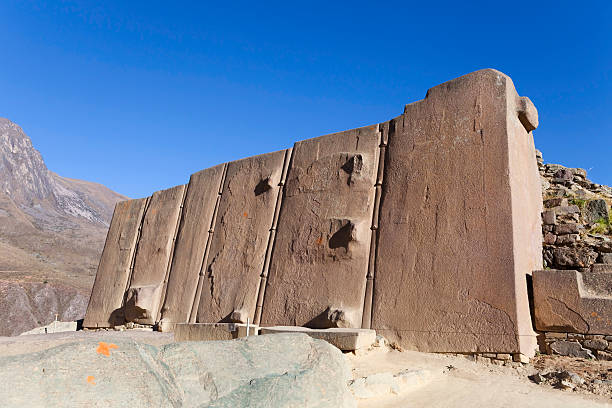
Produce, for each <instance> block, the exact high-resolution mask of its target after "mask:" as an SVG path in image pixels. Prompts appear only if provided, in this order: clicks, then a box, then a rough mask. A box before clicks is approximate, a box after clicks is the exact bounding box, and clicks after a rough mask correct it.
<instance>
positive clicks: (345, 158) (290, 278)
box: [120, 70, 612, 355]
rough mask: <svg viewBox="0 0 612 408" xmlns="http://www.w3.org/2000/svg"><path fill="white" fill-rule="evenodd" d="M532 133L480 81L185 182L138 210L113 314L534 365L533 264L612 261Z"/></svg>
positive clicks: (523, 118) (523, 104)
mask: <svg viewBox="0 0 612 408" xmlns="http://www.w3.org/2000/svg"><path fill="white" fill-rule="evenodd" d="M537 124H538V116H537V111H536V109H535V107H534V106H533V104H532V103H531V101H530V100H529V99H528V98H526V97H519V96H518V94H517V93H516V91H515V89H514V86H513V84H512V81H511V80H510V78H508V77H507V76H505V75H504V74H502V73H500V72H498V71H494V70H483V71H478V72H475V73H472V74H469V75H467V76H464V77H461V78H458V79H455V80H452V81H450V82H447V83H445V84H442V85H440V86H437V87H435V88H432V89H430V90H429V92H428V94H427V97H426V98H425V99H424V100H423V101H419V102H416V103H413V104H411V105H407V106H406V108H405V111H404V114H403V115H402V116H400V117H398V118H395V119H393V120H391V121H388V122H384V123H381V124H378V125H373V126H368V127H363V128H359V129H353V130H348V131H345V132H340V133H335V134H331V135H326V136H322V137H318V138H314V139H309V140H305V141H301V142H297V143H296V144H295V146H294V148H293V149H292V153H291V154H290V155H289V153H288V152H286V151H283V152H276V153H271V154H266V155H262V156H257V157H252V158H248V159H244V160H240V161H235V162H231V163H228V164H226V165H225V166H217V167H215V168H211V169H208V170H204V171H202V172H200V173H196V174H195V175H193V176H192V178H191V180H190V184H189V187H188V189H187V193H186V195H185V194H184V193H183V191H184V186H179V187H176V188H174V189H170V190H165V191H162V192H158V193H155V194H154V195H153V196H152V197H151V198H150V205H149V207H148V210H147V211H146V213H145V215H144V222H143V228H142V233H141V238H140V241H139V243H138V244H137V250H136V255H135V260H134V270H133V274H132V279H131V281H130V282H131V283H130V284H128V292H127V305H126V308H125V309H124V311H125V315H126V317H127V319H128V320H131V321H135V322H138V323H142V324H155V323H158V322H159V320H160V316H159V313H158V312H159V308H160V302H161V303H162V304H163V309H162V312H161V318H162V319H161V325H160V327H161V328H162V329H163V330H165V328H166V327H167V328H168V329H170V330H172V327H173V326H174V325H175V324H176V323H185V322H191V323H193V322H194V321H196V320H197V321H198V322H200V323H214V322H245V321H246V320H247V319H250V320H251V321H256V322H257V323H258V324H261V326H271V325H297V326H307V327H310V328H318V329H324V328H332V327H335V328H358V327H361V326H362V325H363V327H365V328H370V327H372V328H373V329H376V330H377V331H381V332H382V334H384V335H385V336H386V337H388V338H389V339H390V340H391V341H393V342H396V343H398V344H399V345H401V346H403V347H405V348H413V349H419V350H423V351H440V352H465V353H469V352H485V353H486V352H494V353H506V354H510V353H511V354H514V355H519V354H521V353H522V354H524V355H531V354H532V353H533V348H534V346H535V336H534V333H533V331H532V330H531V321H530V314H529V306H528V305H529V301H528V298H527V275H529V274H530V273H531V271H532V270H534V269H541V268H542V253H544V257H545V259H546V260H547V262H548V261H551V262H553V261H554V262H558V263H565V264H566V265H567V267H570V265H573V264H576V263H581V264H583V265H585V266H584V267H585V268H587V267H589V266H590V265H592V264H593V262H595V261H596V259H601V260H600V262H604V259H603V257H602V256H601V254H602V253H608V252H612V244H609V243H608V244H606V243H605V242H604V241H603V240H602V244H601V246H600V247H599V248H598V249H597V251H593V252H589V250H588V249H586V250H585V249H584V248H583V247H582V246H581V245H579V244H580V243H581V242H582V240H583V238H584V228H583V225H582V224H581V223H580V217H581V208H579V207H578V205H577V204H575V203H574V202H573V201H572V202H570V201H569V200H567V199H566V198H565V197H564V196H560V197H557V196H556V195H555V194H552V192H553V191H555V192H556V191H564V190H563V189H566V188H569V187H567V186H568V185H569V184H570V183H574V181H576V180H578V181H577V182H578V183H582V182H583V183H587V181H586V179H585V175H584V174H583V172H580V171H577V169H571V170H568V171H563V169H562V168H561V167H555V166H549V167H547V170H546V171H547V172H550V176H551V179H550V181H546V183H543V182H542V181H541V180H540V178H539V175H538V171H537V170H538V169H537V163H536V153H535V148H534V145H533V137H532V134H531V131H532V130H533V129H535V128H536V127H537ZM289 156H290V157H291V159H290V161H289V160H288V159H287V157H289ZM538 160H541V155H540V156H539V158H538ZM287 168H288V170H287ZM222 169H224V170H223V171H222ZM222 174H223V175H222ZM547 174H548V173H547ZM222 180H223V181H222ZM542 185H543V186H545V188H546V189H547V191H549V192H550V193H551V195H552V196H553V197H550V199H549V200H547V201H546V211H545V212H544V225H542V220H541V218H540V214H541V213H542V209H543V208H542V199H541V194H542V193H541V186H542ZM183 197H185V198H184V201H185V202H184V208H182V209H181V203H182V200H183ZM181 214H182V216H181ZM181 217H182V218H181ZM179 220H180V224H179ZM177 231H178V236H177V237H176V244H174V243H173V240H174V238H175V236H176V234H177ZM542 232H543V233H544V237H545V240H546V241H545V242H546V249H545V250H544V251H543V252H542V235H541V234H542ZM606 245H607V246H606ZM602 248H603V249H602ZM608 249H609V250H608ZM602 265H603V264H602ZM120 297H123V293H121V294H120ZM364 311H365V312H364Z"/></svg>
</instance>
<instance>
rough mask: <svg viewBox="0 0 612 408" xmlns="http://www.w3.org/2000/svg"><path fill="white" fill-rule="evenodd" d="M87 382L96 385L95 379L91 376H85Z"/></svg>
mask: <svg viewBox="0 0 612 408" xmlns="http://www.w3.org/2000/svg"><path fill="white" fill-rule="evenodd" d="M87 382H88V383H89V384H91V385H96V379H95V378H94V376H93V375H88V376H87Z"/></svg>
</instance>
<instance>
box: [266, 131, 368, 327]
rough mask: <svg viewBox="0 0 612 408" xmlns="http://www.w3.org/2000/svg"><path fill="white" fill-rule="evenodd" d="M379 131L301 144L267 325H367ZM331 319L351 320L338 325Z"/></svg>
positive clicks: (273, 269) (285, 207) (273, 267)
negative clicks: (365, 313)
mask: <svg viewBox="0 0 612 408" xmlns="http://www.w3.org/2000/svg"><path fill="white" fill-rule="evenodd" d="M377 130H378V126H370V127H365V128H359V129H354V130H349V131H346V132H341V133H336V134H331V135H327V136H321V137H318V138H315V139H309V140H305V141H301V142H297V143H296V144H295V147H294V148H293V155H292V161H291V166H290V169H289V173H288V176H287V181H286V186H285V195H284V198H283V203H282V207H281V213H280V217H279V221H278V231H277V234H276V240H275V243H274V252H273V254H274V255H273V258H272V261H271V264H270V272H269V278H268V285H267V287H266V294H265V299H264V305H263V314H262V320H261V325H262V326H269V325H298V326H302V325H306V326H309V327H313V328H328V327H338V326H341V327H360V326H361V317H362V309H363V298H364V291H365V282H366V273H367V264H368V254H369V247H370V238H371V233H370V225H371V219H372V210H373V201H374V184H375V182H376V173H377V167H378V145H379V139H380V136H379V133H378V131H377ZM332 310H335V311H337V313H334V312H331V313H330V311H332ZM329 316H343V317H342V319H340V320H342V321H338V320H336V321H330V319H329Z"/></svg>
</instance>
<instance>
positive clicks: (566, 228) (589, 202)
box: [533, 151, 612, 360]
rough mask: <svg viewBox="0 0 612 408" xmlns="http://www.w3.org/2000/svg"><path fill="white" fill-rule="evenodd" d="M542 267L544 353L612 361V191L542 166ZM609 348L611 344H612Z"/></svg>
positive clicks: (538, 309) (538, 294)
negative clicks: (611, 210)
mask: <svg viewBox="0 0 612 408" xmlns="http://www.w3.org/2000/svg"><path fill="white" fill-rule="evenodd" d="M537 160H538V168H539V171H540V176H541V182H542V194H543V203H544V211H543V212H542V234H543V251H542V254H543V261H544V266H545V268H546V269H545V270H542V271H535V272H534V274H533V297H534V299H533V302H534V309H535V310H534V315H535V325H536V328H537V329H538V330H539V331H541V332H542V335H541V337H542V339H543V341H541V342H540V350H541V352H544V353H548V354H560V355H566V356H573V357H582V358H597V359H603V360H610V359H612V350H611V348H612V215H611V212H610V207H611V205H612V188H610V187H608V186H605V185H600V184H597V183H593V182H592V181H590V180H589V179H588V178H587V173H586V171H585V170H583V169H579V168H567V167H564V166H561V165H558V164H547V163H544V161H543V158H542V154H541V153H540V152H539V151H538V152H537ZM609 342H610V343H609Z"/></svg>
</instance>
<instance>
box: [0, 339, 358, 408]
mask: <svg viewBox="0 0 612 408" xmlns="http://www.w3.org/2000/svg"><path fill="white" fill-rule="evenodd" d="M0 366H2V367H3V369H2V370H1V371H0V396H1V397H0V398H2V400H3V403H2V406H3V407H7V408H8V407H26V406H27V407H45V408H50V407H66V406H72V407H81V406H87V407H131V408H138V407H147V408H148V407H228V408H229V407H321V408H322V407H347V408H348V407H354V406H355V402H354V400H353V398H352V396H351V395H350V392H349V391H348V386H347V380H348V379H349V377H350V372H349V370H348V366H347V363H346V361H345V359H344V356H343V355H342V353H341V352H340V351H339V350H338V349H336V348H335V347H333V346H331V345H329V344H327V343H326V342H324V341H320V340H315V339H312V338H310V337H308V336H306V335H296V334H283V335H276V336H255V337H249V338H246V339H241V340H232V341H218V342H188V343H173V344H169V345H165V346H162V347H160V348H156V347H154V346H151V345H145V344H140V343H136V342H130V341H117V342H116V343H110V342H107V343H104V342H100V343H98V342H91V341H87V342H81V343H69V344H64V345H61V346H58V347H55V348H52V349H49V350H45V351H41V352H36V353H29V354H22V355H16V356H10V357H3V358H0Z"/></svg>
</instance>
